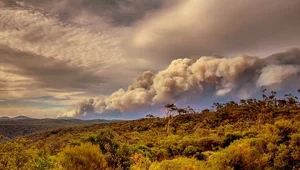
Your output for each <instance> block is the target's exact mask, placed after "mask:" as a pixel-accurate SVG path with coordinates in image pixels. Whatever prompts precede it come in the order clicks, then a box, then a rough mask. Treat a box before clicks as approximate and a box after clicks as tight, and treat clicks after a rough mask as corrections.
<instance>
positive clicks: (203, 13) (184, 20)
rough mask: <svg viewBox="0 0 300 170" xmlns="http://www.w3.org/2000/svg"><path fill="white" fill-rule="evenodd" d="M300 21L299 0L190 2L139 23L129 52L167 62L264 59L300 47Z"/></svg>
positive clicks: (197, 0) (215, 0) (187, 0)
mask: <svg viewBox="0 0 300 170" xmlns="http://www.w3.org/2000/svg"><path fill="white" fill-rule="evenodd" d="M299 18H300V1H299V0H291V1H286V0H278V1H273V0H262V1H261V0H251V1H247V0H246V1H239V0H229V1H221V0H210V1H207V0H186V1H182V3H180V4H178V5H176V6H174V7H171V8H168V9H165V10H162V11H160V12H158V13H157V14H155V15H153V16H151V17H149V18H147V19H146V20H144V21H143V22H141V23H140V24H139V25H138V26H137V29H136V31H135V32H134V34H133V39H132V47H131V48H132V52H133V53H135V54H136V53H137V54H140V55H141V56H143V55H144V56H149V58H154V59H153V60H161V61H164V62H169V61H170V60H172V59H175V58H182V57H185V56H198V55H221V56H222V55H228V54H229V55H231V54H234V55H236V54H238V55H239V54H248V55H249V54H250V55H260V54H263V55H266V54H269V53H271V52H270V51H274V50H276V51H278V50H285V49H287V48H292V47H298V46H299V45H300V34H299V33H298V32H299V30H300V22H299ZM150 56H151V57H150Z"/></svg>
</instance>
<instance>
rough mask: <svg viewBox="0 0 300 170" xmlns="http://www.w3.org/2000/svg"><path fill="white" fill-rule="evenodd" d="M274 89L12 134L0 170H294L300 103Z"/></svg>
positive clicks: (299, 160) (299, 154) (299, 162)
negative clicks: (160, 112)
mask: <svg viewBox="0 0 300 170" xmlns="http://www.w3.org/2000/svg"><path fill="white" fill-rule="evenodd" d="M275 94H276V93H275V92H272V93H271V95H268V96H267V95H265V94H263V99H262V100H258V99H249V100H241V101H240V102H238V103H237V102H233V101H231V102H227V103H215V104H214V106H213V107H212V109H210V110H209V109H206V110H203V111H202V112H199V113H194V112H193V109H191V108H178V107H176V105H174V104H168V105H166V114H167V115H168V116H167V117H165V118H156V117H153V116H151V115H148V116H147V117H148V118H143V119H140V120H133V121H122V122H116V123H108V124H93V125H86V126H77V127H66V128H61V129H56V130H51V131H47V132H42V133H35V134H30V135H27V136H25V137H20V138H15V139H13V140H10V141H8V142H3V143H2V144H0V145H1V146H0V151H1V152H0V153H1V155H2V156H1V157H0V169H1V168H2V169H5V168H8V169H67V170H71V169H78V170H83V169H85V170H89V169H91V170H92V169H111V170H113V169H117V170H119V169H120V170H122V169H125V170H126V169H132V170H144V169H145V170H146V169H150V170H181V169H188V170H201V169H205V170H206V169H246V170H248V169H249V170H250V169H251V170H252V169H299V168H300V103H299V101H298V98H297V97H296V96H293V95H290V94H288V95H286V96H285V97H284V98H282V99H278V98H276V97H275Z"/></svg>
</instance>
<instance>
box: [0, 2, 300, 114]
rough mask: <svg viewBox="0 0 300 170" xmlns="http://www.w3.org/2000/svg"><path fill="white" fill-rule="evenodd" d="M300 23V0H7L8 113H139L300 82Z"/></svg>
mask: <svg viewBox="0 0 300 170" xmlns="http://www.w3.org/2000/svg"><path fill="white" fill-rule="evenodd" d="M299 30H300V0H276V1H274V0H242V1H241V0H227V1H223V0H209V1H207V0H97V1H94V0H0V116H16V115H27V116H30V117H37V118H42V117H52V118H54V117H57V116H68V117H77V118H82V117H85V118H93V117H100V118H101V117H103V118H136V117H140V116H143V115H145V114H147V113H153V114H156V115H159V114H161V108H162V106H163V105H164V104H166V103H170V102H172V103H176V104H179V105H182V106H184V105H195V106H201V107H205V106H209V105H210V104H211V103H212V102H214V101H224V100H226V99H234V100H239V99H241V98H247V97H250V96H252V95H254V94H256V92H257V91H259V90H260V89H261V88H268V89H271V90H277V91H284V90H287V89H289V90H295V89H297V88H300V85H298V84H300V77H299V76H300V50H299V47H300V34H299ZM297 86H299V87H297Z"/></svg>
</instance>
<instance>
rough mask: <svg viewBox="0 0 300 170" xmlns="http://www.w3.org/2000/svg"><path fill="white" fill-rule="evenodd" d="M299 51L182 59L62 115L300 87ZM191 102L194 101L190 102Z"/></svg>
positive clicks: (127, 109) (123, 109) (105, 111)
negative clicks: (263, 89)
mask: <svg viewBox="0 0 300 170" xmlns="http://www.w3.org/2000/svg"><path fill="white" fill-rule="evenodd" d="M299 59H300V49H291V50H289V51H286V52H283V53H278V54H274V55H272V56H269V57H267V58H263V59H261V58H258V57H249V56H239V57H233V58H224V57H206V56H204V57H200V58H199V59H198V60H196V61H193V60H191V59H187V58H185V59H177V60H174V61H172V63H171V64H170V65H169V67H168V68H167V69H165V70H162V71H160V72H158V73H157V74H154V73H152V72H149V71H147V72H144V73H143V74H142V75H141V76H140V77H139V78H138V79H137V80H136V82H135V83H134V84H132V85H130V86H129V87H128V89H127V90H124V89H119V90H118V91H116V92H114V93H113V94H111V95H110V96H106V97H100V98H94V99H89V100H85V101H83V102H81V103H79V105H77V106H75V108H74V110H71V111H68V112H66V113H64V114H63V115H60V116H63V117H81V116H86V115H94V114H95V112H99V113H107V112H110V113H116V112H123V113H128V112H129V113H130V112H133V111H136V110H139V109H141V108H149V107H152V108H155V107H159V106H161V105H163V104H166V103H169V102H177V101H179V100H182V99H184V98H188V97H190V96H198V97H199V98H201V96H202V94H203V93H207V92H208V91H209V93H210V94H211V95H213V96H236V97H237V98H247V97H249V96H250V95H251V93H253V92H256V91H258V90H259V89H260V88H269V89H275V90H282V89H283V88H287V87H288V88H290V89H294V90H295V89H297V88H299V84H300V63H299ZM187 102H191V101H187Z"/></svg>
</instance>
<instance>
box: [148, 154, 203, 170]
mask: <svg viewBox="0 0 300 170" xmlns="http://www.w3.org/2000/svg"><path fill="white" fill-rule="evenodd" d="M204 169H207V168H206V167H205V164H204V162H202V161H198V160H196V159H193V158H184V157H180V158H176V159H173V160H164V161H162V162H155V163H153V164H151V166H150V168H149V170H204Z"/></svg>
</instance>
